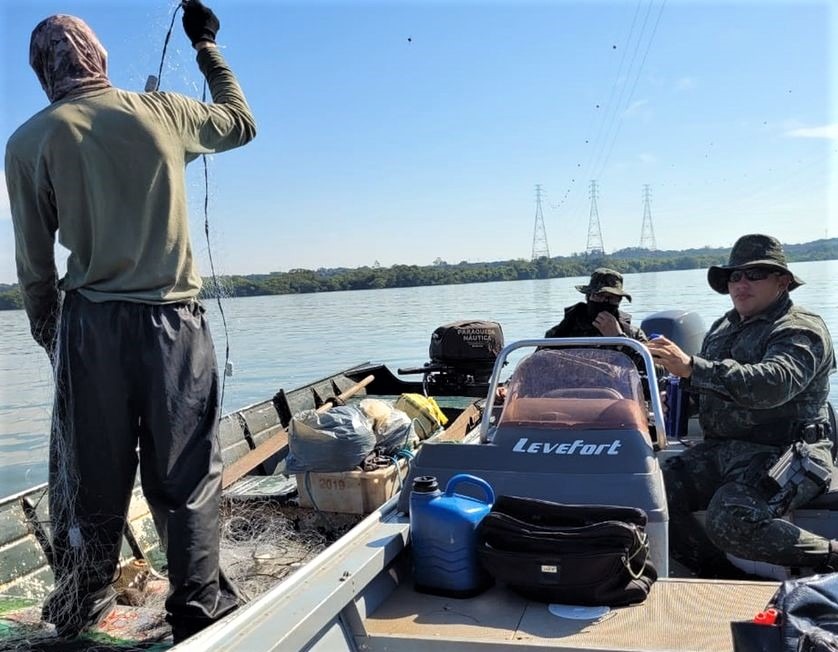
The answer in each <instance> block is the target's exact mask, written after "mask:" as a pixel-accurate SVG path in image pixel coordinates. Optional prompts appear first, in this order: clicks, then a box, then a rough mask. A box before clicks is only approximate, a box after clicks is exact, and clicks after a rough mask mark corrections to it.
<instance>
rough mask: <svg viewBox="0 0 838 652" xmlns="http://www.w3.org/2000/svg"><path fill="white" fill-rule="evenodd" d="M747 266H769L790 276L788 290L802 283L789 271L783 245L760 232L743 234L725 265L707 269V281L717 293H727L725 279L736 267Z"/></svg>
mask: <svg viewBox="0 0 838 652" xmlns="http://www.w3.org/2000/svg"><path fill="white" fill-rule="evenodd" d="M748 267H771V268H773V269H776V270H777V271H778V272H784V273H786V274H788V275H789V276H791V283H789V292H791V291H792V290H794V289H795V288H798V287H800V286H801V285H803V281H802V280H800V279H799V278H798V277H797V276H795V275H794V274H792V273H791V271H790V270H789V268H788V265H787V264H786V254H785V252H783V245H781V244H780V241H779V240H777V238H772V237H771V236H770V235H762V234H761V233H752V234H751V235H743V236H742V237H741V238H739V239H738V240H737V241H736V244H734V245H733V249H731V250H730V258H729V259H728V261H727V265H713V266H712V267H710V269H708V270H707V282H708V283H709V284H710V287H711V288H713V289H714V290H715V291H716V292H718V293H719V294H727V293H728V289H727V279H728V276H730V273H731V272H732V271H734V270H737V269H747V268H748Z"/></svg>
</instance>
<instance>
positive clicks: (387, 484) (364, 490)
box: [296, 459, 407, 514]
mask: <svg viewBox="0 0 838 652" xmlns="http://www.w3.org/2000/svg"><path fill="white" fill-rule="evenodd" d="M396 469H397V467H396V465H395V464H391V465H390V466H386V467H384V468H380V469H376V470H375V471H360V470H358V471H343V472H341V473H309V474H308V484H306V474H305V473H298V474H297V476H296V477H297V492H298V493H299V497H300V506H301V507H312V508H316V509H319V510H321V511H324V512H340V513H343V514H369V513H370V512H372V511H374V510H375V509H377V508H378V507H380V506H381V505H383V504H384V503H385V502H387V501H388V500H389V499H390V498H392V497H393V496H395V495H396V492H397V491H398V490H399V487H400V486H401V482H400V481H399V479H400V478H401V481H402V482H403V481H404V478H406V477H407V469H406V463H405V460H404V459H400V460H399V463H398V475H397V471H396ZM309 488H310V490H311V491H310V493H309ZM312 498H313V500H312Z"/></svg>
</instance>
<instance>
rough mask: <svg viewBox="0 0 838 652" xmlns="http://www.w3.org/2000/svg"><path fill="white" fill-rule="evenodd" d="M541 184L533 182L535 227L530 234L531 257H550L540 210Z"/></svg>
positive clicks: (536, 258)
mask: <svg viewBox="0 0 838 652" xmlns="http://www.w3.org/2000/svg"><path fill="white" fill-rule="evenodd" d="M541 193H542V190H541V184H540V183H537V184H535V229H534V230H533V234H532V259H533V260H538V259H539V258H549V257H550V247H549V246H548V245H547V229H545V228H544V213H542V212H541Z"/></svg>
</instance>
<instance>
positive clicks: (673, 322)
mask: <svg viewBox="0 0 838 652" xmlns="http://www.w3.org/2000/svg"><path fill="white" fill-rule="evenodd" d="M641 328H642V329H643V331H644V332H645V333H646V334H647V335H649V336H650V337H651V336H652V334H653V333H656V334H660V335H663V336H664V337H665V338H667V339H668V340H671V341H673V342H675V344H677V345H678V346H679V347H681V350H682V351H684V352H685V353H687V354H689V355H695V354H697V353H698V352H699V351H700V350H701V342H702V341H703V340H704V333H705V328H704V322H703V320H702V319H701V317H700V316H699V315H698V314H697V313H694V312H687V311H685V310H664V311H663V312H656V313H655V314H653V315H649V316H648V317H646V319H644V320H643V323H642V324H641ZM665 389H666V393H667V402H668V403H669V410H668V411H667V414H666V433H667V435H668V436H669V438H670V439H678V438H680V437H683V436H684V435H686V434H687V431H688V430H689V416H690V415H689V401H688V397H687V395H686V394H685V393H684V392H683V390H682V387H681V379H680V378H678V377H677V376H675V375H672V374H670V375H669V376H667V377H666V379H665Z"/></svg>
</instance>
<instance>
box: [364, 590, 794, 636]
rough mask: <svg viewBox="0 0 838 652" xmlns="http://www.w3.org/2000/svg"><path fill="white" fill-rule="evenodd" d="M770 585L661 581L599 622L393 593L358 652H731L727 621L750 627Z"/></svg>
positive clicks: (485, 599) (511, 603) (531, 606)
mask: <svg viewBox="0 0 838 652" xmlns="http://www.w3.org/2000/svg"><path fill="white" fill-rule="evenodd" d="M777 586H778V585H777V584H776V583H774V582H741V581H706V580H705V581H702V580H694V579H666V580H659V581H658V582H656V583H655V584H654V585H653V587H652V591H651V593H650V594H649V597H648V599H647V600H646V601H645V602H644V603H642V604H640V605H634V606H630V607H622V608H617V609H611V610H610V611H609V612H608V613H607V614H605V615H604V616H602V617H601V618H599V619H598V620H593V621H592V620H574V619H571V618H564V617H559V616H555V615H553V614H552V613H551V612H550V610H549V607H548V605H546V604H542V603H538V602H530V601H527V600H526V599H524V598H521V597H519V596H517V595H516V594H514V593H512V592H511V591H509V590H507V589H504V588H498V587H494V588H492V589H490V590H488V591H486V592H485V593H483V594H481V595H479V596H477V597H476V598H471V599H467V600H458V599H453V598H443V597H437V596H432V595H426V594H423V593H417V592H416V591H414V590H413V588H412V587H411V586H410V583H406V584H403V585H401V586H399V587H398V588H397V589H396V590H395V591H394V592H393V593H392V594H391V595H390V596H389V597H388V598H387V600H385V601H384V602H383V604H381V606H380V607H379V608H378V609H377V610H376V611H375V612H374V613H372V614H371V615H370V616H368V617H367V618H366V619H365V620H364V629H365V630H366V632H367V636H365V637H357V636H356V639H355V640H356V643H357V645H358V648H359V649H361V650H365V651H369V652H384V651H387V650H398V651H399V652H419V651H425V650H433V651H435V652H436V651H442V650H457V651H458V652H463V651H467V650H472V649H474V650H477V649H480V650H483V651H484V652H485V650H486V649H491V650H503V649H514V650H542V649H560V650H614V651H618V650H619V651H620V652H635V651H638V652H641V651H644V652H648V651H653V650H655V651H656V650H695V651H697V652H698V651H700V652H711V651H716V650H718V651H719V652H728V651H729V650H731V649H732V648H733V645H732V642H731V636H730V621H732V620H751V619H752V618H753V617H754V615H755V614H756V613H757V612H759V611H761V610H762V609H763V608H764V607H765V605H766V603H767V602H768V600H769V599H770V598H771V596H772V595H773V594H774V592H775V591H776V589H777Z"/></svg>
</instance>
